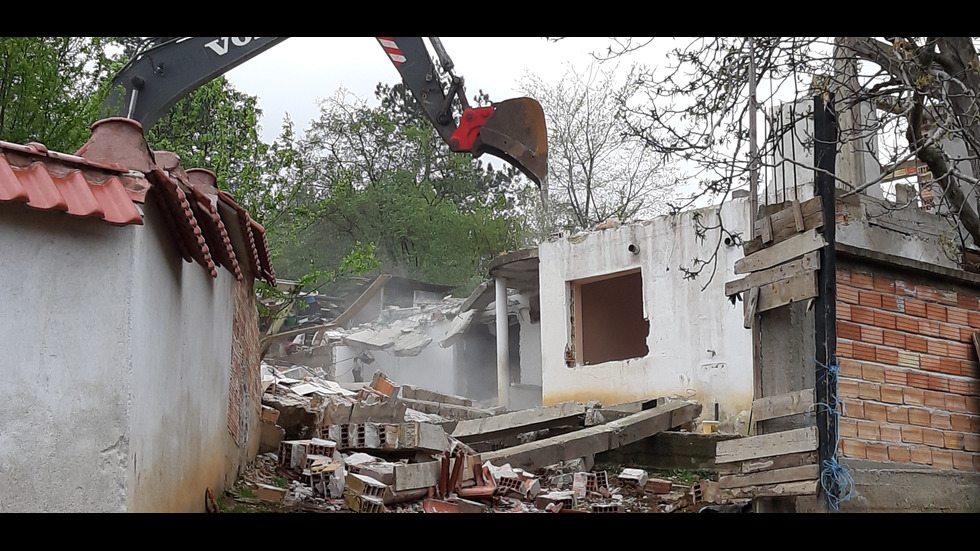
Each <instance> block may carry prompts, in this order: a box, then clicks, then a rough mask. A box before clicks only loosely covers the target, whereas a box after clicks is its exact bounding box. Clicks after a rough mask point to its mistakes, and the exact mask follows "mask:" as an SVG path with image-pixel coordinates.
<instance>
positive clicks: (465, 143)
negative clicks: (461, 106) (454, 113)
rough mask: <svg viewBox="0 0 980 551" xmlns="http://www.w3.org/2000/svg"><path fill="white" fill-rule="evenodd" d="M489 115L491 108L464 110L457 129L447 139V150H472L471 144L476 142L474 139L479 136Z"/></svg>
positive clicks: (491, 112) (491, 111)
mask: <svg viewBox="0 0 980 551" xmlns="http://www.w3.org/2000/svg"><path fill="white" fill-rule="evenodd" d="M491 115H493V107H477V108H476V109H473V108H470V109H466V110H464V111H463V116H462V117H461V118H460V120H459V127H458V128H457V129H456V131H455V132H453V135H452V136H450V138H449V149H452V150H453V151H457V152H463V151H470V150H472V149H473V142H475V141H476V137H477V136H479V135H480V130H481V129H482V128H483V125H484V124H486V122H487V119H489V118H490V116H491Z"/></svg>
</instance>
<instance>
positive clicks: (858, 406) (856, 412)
mask: <svg viewBox="0 0 980 551" xmlns="http://www.w3.org/2000/svg"><path fill="white" fill-rule="evenodd" d="M837 394H838V395H840V387H839V386H838V391H837ZM842 402H843V403H844V416H845V417H850V418H851V419H864V402H862V401H861V400H842Z"/></svg>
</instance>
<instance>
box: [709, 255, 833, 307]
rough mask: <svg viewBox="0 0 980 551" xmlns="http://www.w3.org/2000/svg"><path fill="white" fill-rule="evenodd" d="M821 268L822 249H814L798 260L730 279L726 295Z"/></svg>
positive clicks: (726, 285)
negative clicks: (740, 277)
mask: <svg viewBox="0 0 980 551" xmlns="http://www.w3.org/2000/svg"><path fill="white" fill-rule="evenodd" d="M819 268H820V251H812V252H809V253H807V254H805V255H803V257H802V258H800V259H798V260H793V261H791V262H787V263H785V264H780V265H779V266H776V267H774V268H769V269H767V270H760V271H758V272H752V273H751V274H749V275H747V276H745V277H743V278H742V279H736V280H734V281H729V282H728V283H726V284H725V295H726V296H732V295H734V294H736V293H741V292H742V291H745V290H748V289H751V288H752V287H759V286H761V285H765V284H767V283H773V282H775V281H780V280H782V279H789V278H790V277H793V276H794V275H796V274H798V273H800V272H804V271H806V270H817V269H819Z"/></svg>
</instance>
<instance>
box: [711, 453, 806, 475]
mask: <svg viewBox="0 0 980 551" xmlns="http://www.w3.org/2000/svg"><path fill="white" fill-rule="evenodd" d="M817 460H818V458H817V452H815V451H811V452H802V453H789V454H786V455H777V456H774V457H760V458H758V459H749V460H746V461H737V462H735V463H723V464H721V465H717V469H718V474H719V475H732V474H749V473H757V472H759V471H770V470H773V469H788V468H790V467H800V466H802V465H816V464H817Z"/></svg>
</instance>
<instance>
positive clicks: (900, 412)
mask: <svg viewBox="0 0 980 551" xmlns="http://www.w3.org/2000/svg"><path fill="white" fill-rule="evenodd" d="M885 419H886V420H887V421H888V422H889V423H901V424H903V425H904V424H907V423H908V422H909V410H908V408H906V407H902V406H888V407H886V408H885Z"/></svg>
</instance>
